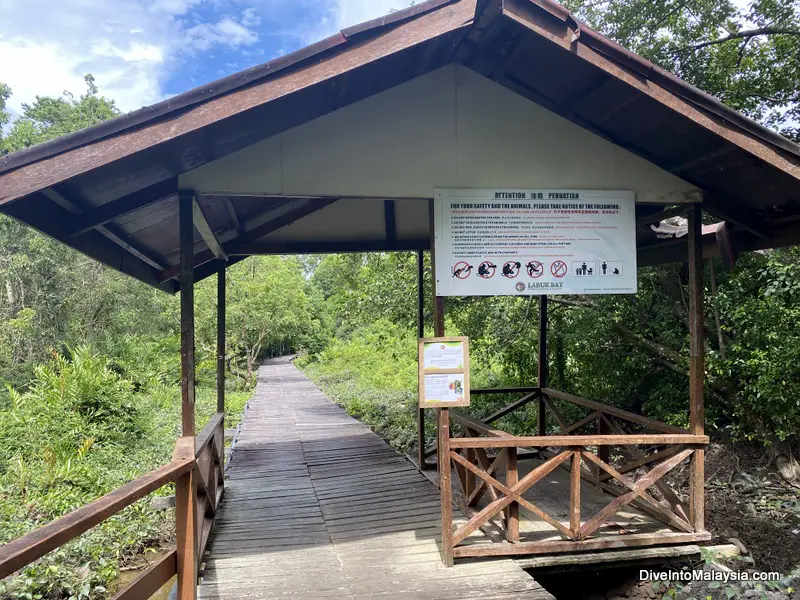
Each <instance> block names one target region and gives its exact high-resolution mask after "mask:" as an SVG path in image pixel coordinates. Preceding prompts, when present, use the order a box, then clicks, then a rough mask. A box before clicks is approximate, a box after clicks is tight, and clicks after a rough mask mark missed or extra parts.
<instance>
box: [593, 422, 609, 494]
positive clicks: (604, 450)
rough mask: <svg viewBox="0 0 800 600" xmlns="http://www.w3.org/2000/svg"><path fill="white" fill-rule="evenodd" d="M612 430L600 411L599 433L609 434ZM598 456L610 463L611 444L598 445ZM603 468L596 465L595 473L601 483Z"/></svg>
mask: <svg viewBox="0 0 800 600" xmlns="http://www.w3.org/2000/svg"><path fill="white" fill-rule="evenodd" d="M611 433H612V431H611V430H610V429H609V428H608V424H607V423H606V420H605V419H604V418H603V417H602V413H598V415H597V435H609V434H611ZM597 458H599V459H600V460H602V461H603V462H604V463H606V464H609V461H610V460H611V446H598V447H597ZM601 472H602V470H601V469H600V467H595V473H596V474H597V482H598V483H600V474H601Z"/></svg>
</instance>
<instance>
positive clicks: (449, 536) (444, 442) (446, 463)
mask: <svg viewBox="0 0 800 600" xmlns="http://www.w3.org/2000/svg"><path fill="white" fill-rule="evenodd" d="M436 417H437V427H436V429H437V431H438V433H439V440H438V447H439V496H440V498H441V503H442V506H441V510H442V562H443V563H444V566H445V567H452V566H453V490H452V488H451V483H450V409H448V408H437V409H436Z"/></svg>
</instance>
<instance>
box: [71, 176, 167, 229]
mask: <svg viewBox="0 0 800 600" xmlns="http://www.w3.org/2000/svg"><path fill="white" fill-rule="evenodd" d="M177 193H178V178H177V177H172V178H170V179H167V180H165V181H162V182H160V183H156V184H155V185H151V186H150V187H146V188H144V189H141V190H138V191H136V192H133V193H132V194H128V195H127V196H123V197H122V198H118V199H117V200H114V201H112V202H107V203H106V204H103V205H102V206H98V207H97V208H94V209H92V210H89V211H87V212H84V213H82V214H80V215H77V216H76V217H74V218H73V219H72V220H71V221H70V222H69V223H68V224H67V226H66V229H67V231H68V235H69V236H70V237H74V236H77V235H82V234H84V233H86V232H87V231H91V230H92V229H95V228H96V227H99V226H101V225H105V224H106V223H108V222H110V221H113V220H114V219H118V218H119V217H123V216H125V215H127V214H130V213H132V212H134V211H137V210H139V209H141V208H144V207H145V206H150V205H151V204H155V203H156V202H161V201H162V200H168V199H170V198H173V197H175V195H176V194H177Z"/></svg>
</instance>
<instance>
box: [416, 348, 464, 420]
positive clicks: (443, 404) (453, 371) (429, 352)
mask: <svg viewBox="0 0 800 600" xmlns="http://www.w3.org/2000/svg"><path fill="white" fill-rule="evenodd" d="M419 406H420V408H447V407H450V406H469V339H468V338H466V337H441V338H423V339H421V340H420V341H419Z"/></svg>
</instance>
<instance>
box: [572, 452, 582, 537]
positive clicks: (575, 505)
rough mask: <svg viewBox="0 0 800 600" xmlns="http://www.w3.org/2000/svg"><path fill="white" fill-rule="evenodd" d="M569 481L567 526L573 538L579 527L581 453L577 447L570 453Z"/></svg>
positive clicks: (576, 535) (576, 534)
mask: <svg viewBox="0 0 800 600" xmlns="http://www.w3.org/2000/svg"><path fill="white" fill-rule="evenodd" d="M569 479H570V481H569V528H570V530H571V531H572V533H573V535H574V536H575V539H576V540H577V539H578V532H579V531H580V529H581V453H580V449H577V450H576V451H575V452H573V454H572V468H571V469H570V478H569Z"/></svg>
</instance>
